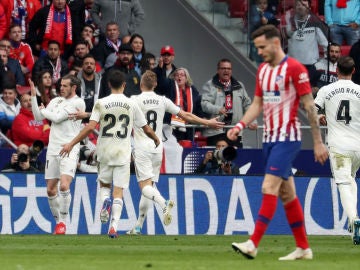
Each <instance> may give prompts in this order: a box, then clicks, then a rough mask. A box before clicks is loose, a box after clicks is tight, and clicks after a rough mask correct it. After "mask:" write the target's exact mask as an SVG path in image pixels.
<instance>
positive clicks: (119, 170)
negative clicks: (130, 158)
mask: <svg viewBox="0 0 360 270" xmlns="http://www.w3.org/2000/svg"><path fill="white" fill-rule="evenodd" d="M98 181H101V182H102V183H104V184H111V183H112V184H113V185H114V186H115V187H120V188H128V187H129V182H130V163H127V164H124V165H117V166H109V165H104V164H101V163H100V164H99V174H98Z"/></svg>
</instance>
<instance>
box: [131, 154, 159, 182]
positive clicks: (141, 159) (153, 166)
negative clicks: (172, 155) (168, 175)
mask: <svg viewBox="0 0 360 270" xmlns="http://www.w3.org/2000/svg"><path fill="white" fill-rule="evenodd" d="M134 160H135V173H136V178H137V181H138V182H140V181H144V180H147V179H150V178H151V180H152V181H153V182H158V181H159V174H160V168H161V162H162V153H149V152H145V151H141V150H139V149H135V151H134Z"/></svg>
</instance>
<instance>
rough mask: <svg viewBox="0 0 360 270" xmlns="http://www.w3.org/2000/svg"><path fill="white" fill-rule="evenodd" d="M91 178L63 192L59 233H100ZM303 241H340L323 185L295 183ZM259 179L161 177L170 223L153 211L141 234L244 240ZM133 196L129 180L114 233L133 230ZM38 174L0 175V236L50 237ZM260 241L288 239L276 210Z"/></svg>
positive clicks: (334, 198)
mask: <svg viewBox="0 0 360 270" xmlns="http://www.w3.org/2000/svg"><path fill="white" fill-rule="evenodd" d="M96 177H97V176H96V174H77V175H76V177H75V180H74V181H73V183H72V185H71V194H72V204H71V207H70V215H69V219H68V220H67V234H95V235H96V234H106V232H107V229H108V228H107V226H108V225H102V224H101V222H100V220H99V211H100V208H101V202H100V201H99V196H98V192H99V188H98V184H97V181H96ZM295 181H296V188H297V193H298V196H299V199H300V201H301V203H302V205H303V207H304V214H305V220H306V229H307V232H308V233H309V234H311V235H345V234H348V233H347V230H346V228H347V224H346V222H347V219H346V216H345V213H344V212H343V211H342V208H341V206H340V199H339V195H338V192H337V189H336V185H335V184H334V183H333V181H332V179H331V178H326V177H324V178H319V177H296V179H295ZM261 182H262V176H240V175H239V176H208V175H203V176H200V175H197V176H195V175H162V176H161V177H160V181H159V184H158V189H159V190H160V192H161V193H162V194H163V195H164V197H166V198H168V197H170V198H171V199H173V200H174V201H175V207H174V208H173V221H172V223H171V224H170V225H169V226H164V225H163V224H162V222H161V219H162V211H161V209H160V208H158V207H157V206H155V207H152V208H151V209H150V211H149V213H148V216H147V219H146V221H145V224H144V227H143V230H142V233H144V234H150V235H153V234H168V235H178V234H181V235H194V234H197V235H199V234H208V235H231V234H251V233H252V232H253V229H254V225H255V219H256V217H257V212H258V209H259V207H260V203H261V198H262V194H261V192H260V190H261ZM139 199H140V190H139V187H138V185H137V182H136V178H135V176H134V175H132V176H131V182H130V188H129V189H128V190H126V191H125V194H124V209H123V212H122V216H121V220H120V224H119V233H120V234H124V233H125V232H126V231H127V230H129V229H131V228H132V226H133V225H134V223H135V220H136V217H137V213H138V202H139ZM54 225H55V224H54V221H53V217H52V216H51V212H50V209H49V206H48V201H47V196H46V185H45V181H44V175H43V174H20V173H3V174H0V233H1V234H50V233H52V231H53V228H54ZM267 233H268V234H290V233H291V231H290V229H289V227H288V224H287V222H286V219H285V214H284V211H283V208H282V205H281V203H280V202H279V203H278V211H277V213H276V214H275V216H274V219H273V221H272V222H271V224H270V226H269V229H268V231H267Z"/></svg>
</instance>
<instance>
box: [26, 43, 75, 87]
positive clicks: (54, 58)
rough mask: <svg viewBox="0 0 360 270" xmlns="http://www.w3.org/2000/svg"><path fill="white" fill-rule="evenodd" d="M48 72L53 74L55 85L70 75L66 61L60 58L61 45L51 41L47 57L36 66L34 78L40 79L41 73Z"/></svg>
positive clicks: (41, 58) (41, 59)
mask: <svg viewBox="0 0 360 270" xmlns="http://www.w3.org/2000/svg"><path fill="white" fill-rule="evenodd" d="M43 70H48V71H50V73H51V74H52V81H53V85H55V84H56V82H57V81H58V80H59V79H60V78H61V77H63V76H65V75H66V74H68V73H69V69H68V66H67V63H66V61H64V60H63V59H61V57H60V44H59V42H57V41H55V40H50V41H49V43H48V49H47V53H46V55H44V56H42V57H40V58H39V59H38V60H37V61H36V62H35V64H34V67H33V70H32V78H38V76H39V73H40V72H41V71H43Z"/></svg>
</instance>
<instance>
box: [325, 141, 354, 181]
mask: <svg viewBox="0 0 360 270" xmlns="http://www.w3.org/2000/svg"><path fill="white" fill-rule="evenodd" d="M329 150H330V151H329V152H330V165H331V171H332V174H333V177H334V179H335V183H336V184H340V183H351V182H352V181H355V176H356V172H357V171H358V169H359V167H360V152H357V151H345V150H340V149H336V148H334V147H330V149H329Z"/></svg>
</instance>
